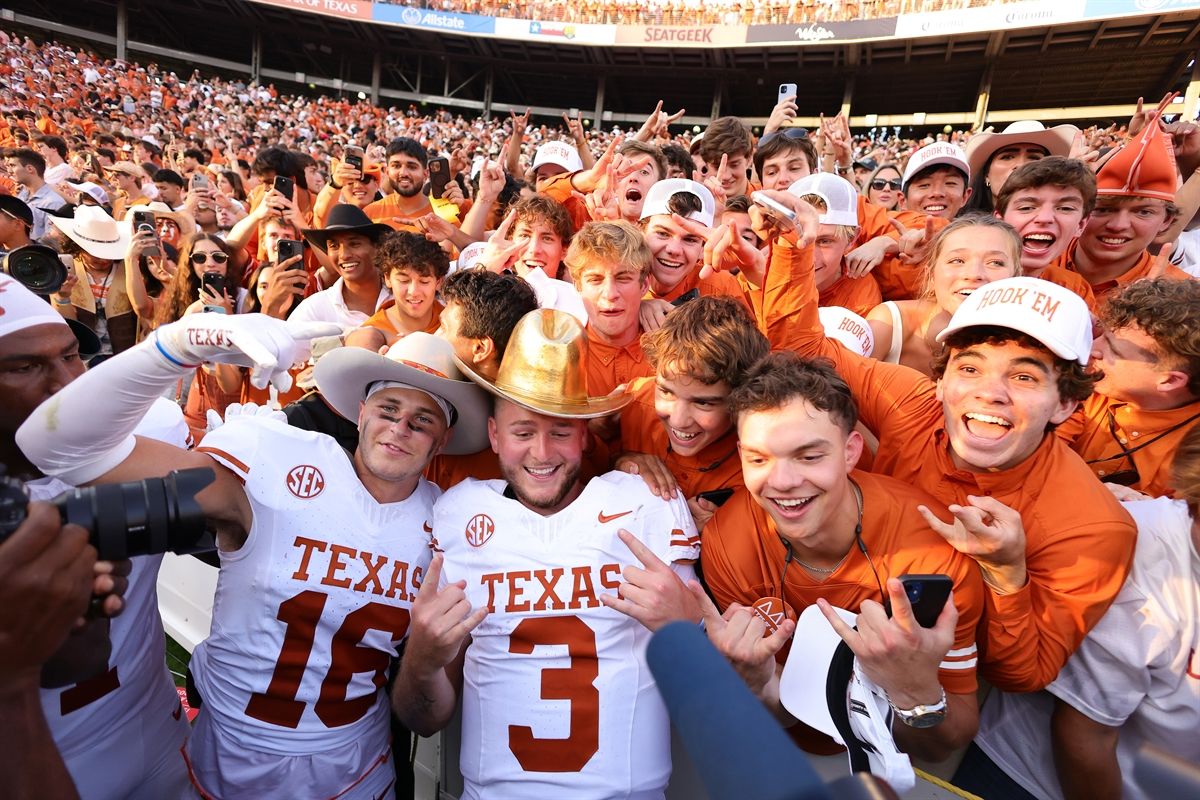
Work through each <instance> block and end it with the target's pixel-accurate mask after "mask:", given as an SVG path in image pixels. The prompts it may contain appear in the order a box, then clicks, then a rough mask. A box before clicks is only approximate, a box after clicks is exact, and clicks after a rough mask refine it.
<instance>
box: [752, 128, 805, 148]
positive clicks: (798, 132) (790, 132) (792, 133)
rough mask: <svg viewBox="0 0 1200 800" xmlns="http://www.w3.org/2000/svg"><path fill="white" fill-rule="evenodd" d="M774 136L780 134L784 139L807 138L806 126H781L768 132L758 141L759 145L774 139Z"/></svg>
mask: <svg viewBox="0 0 1200 800" xmlns="http://www.w3.org/2000/svg"><path fill="white" fill-rule="evenodd" d="M776 136H782V137H783V138H785V139H807V138H808V128H781V129H779V130H777V131H774V132H772V133H768V134H767V135H766V136H764V137H762V138H761V139H759V141H758V145H759V147H761V146H763V145H764V144H766V143H767V142H769V141H771V140H772V139H774V138H775V137H776Z"/></svg>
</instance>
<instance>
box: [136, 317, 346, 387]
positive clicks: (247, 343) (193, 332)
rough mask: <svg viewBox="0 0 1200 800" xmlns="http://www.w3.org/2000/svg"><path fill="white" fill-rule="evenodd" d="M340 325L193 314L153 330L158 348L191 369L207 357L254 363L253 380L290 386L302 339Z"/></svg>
mask: <svg viewBox="0 0 1200 800" xmlns="http://www.w3.org/2000/svg"><path fill="white" fill-rule="evenodd" d="M341 330H342V329H341V326H340V325H337V324H336V323H332V322H288V321H285V320H278V319H275V318H274V317H268V316H267V315H266V314H189V315H188V316H186V317H184V318H183V319H181V320H179V321H178V322H172V323H171V324H170V325H164V326H162V327H161V328H159V329H158V330H156V331H155V332H154V336H155V346H156V347H157V348H158V350H159V352H160V353H161V354H162V355H163V357H165V358H166V359H167V360H168V361H170V362H171V363H173V364H175V365H176V366H177V367H181V368H185V369H191V368H194V367H196V366H198V365H200V364H201V363H203V362H206V361H210V362H217V363H221V364H236V365H237V366H239V367H250V383H251V385H253V386H255V387H257V388H259V389H263V388H266V386H267V384H268V383H272V384H274V385H275V387H276V388H277V389H279V391H281V392H286V391H287V390H288V389H290V388H291V386H292V376H291V375H289V374H288V369H290V368H291V366H292V364H293V363H295V362H296V360H297V355H298V350H297V345H298V344H306V343H307V342H308V340H309V339H313V338H315V337H318V336H333V335H336V334H338V333H341Z"/></svg>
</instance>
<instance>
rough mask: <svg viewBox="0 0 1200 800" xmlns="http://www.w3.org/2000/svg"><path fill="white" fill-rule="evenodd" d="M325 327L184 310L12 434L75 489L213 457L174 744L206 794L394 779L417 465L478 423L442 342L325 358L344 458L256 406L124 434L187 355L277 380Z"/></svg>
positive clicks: (420, 506)
mask: <svg viewBox="0 0 1200 800" xmlns="http://www.w3.org/2000/svg"><path fill="white" fill-rule="evenodd" d="M328 328H329V326H328V325H327V324H324V323H302V324H300V325H295V324H292V325H291V326H290V327H289V323H285V322H281V321H278V320H274V319H271V318H268V317H264V316H260V315H257V314H239V315H223V314H196V315H192V316H190V317H187V318H185V319H184V320H181V321H180V322H177V323H173V324H171V325H167V326H163V327H161V328H159V329H157V331H155V335H154V336H153V337H151V338H150V339H148V340H147V341H145V342H143V343H142V344H140V345H138V346H137V347H135V348H133V349H131V350H129V351H127V352H125V353H122V354H120V356H118V357H115V358H113V359H111V360H110V361H108V362H106V363H105V364H104V365H103V366H102V367H100V368H97V369H96V370H94V371H92V372H89V373H87V374H85V375H84V376H82V377H81V378H79V379H78V380H77V381H75V382H74V383H73V384H71V385H70V386H68V387H67V388H66V389H64V390H63V391H61V392H59V393H58V394H57V395H56V396H55V397H54V398H53V399H52V401H51V402H50V403H46V404H43V405H42V406H40V407H39V408H38V409H37V410H35V411H34V412H33V413H32V414H31V415H30V417H29V419H28V420H27V421H26V423H25V424H24V425H23V426H22V428H21V429H20V430H19V431H18V433H17V441H18V444H19V445H20V446H21V448H22V450H23V451H24V452H25V454H26V455H27V456H28V457H29V459H30V461H31V462H32V463H34V464H35V465H36V466H38V467H39V468H40V469H41V470H42V471H43V472H45V473H46V474H47V475H52V476H56V477H60V478H62V479H63V480H66V481H68V482H72V483H77V484H78V483H84V482H90V481H100V482H111V481H125V480H131V479H136V478H144V477H149V476H154V475H162V474H165V473H167V472H169V471H170V470H174V469H180V468H188V467H209V468H212V469H213V470H214V472H215V474H216V479H215V481H214V482H213V483H212V484H210V485H209V486H208V487H207V488H206V489H204V490H203V491H202V492H200V493H199V494H198V495H197V499H198V501H199V502H200V504H201V506H202V507H203V508H204V510H205V512H206V513H207V515H208V517H209V519H210V521H211V522H212V523H214V524H215V526H216V530H217V539H218V544H219V551H220V556H221V565H222V568H221V573H220V576H219V578H218V583H217V595H216V600H215V603H214V608H213V621H212V633H211V635H210V637H209V639H208V640H207V641H205V642H204V643H203V644H202V645H201V646H200V647H198V648H197V651H196V653H195V655H194V656H193V660H192V670H193V675H194V677H195V680H196V685H197V688H198V689H199V691H200V694H201V696H202V699H203V706H202V708H201V712H200V716H199V717H198V719H197V722H196V726H195V728H194V730H193V732H192V737H191V739H190V740H189V742H188V745H187V749H186V751H185V753H184V757H185V759H186V761H187V766H188V768H189V771H190V777H191V779H192V783H193V785H194V790H195V792H196V793H197V794H198V795H200V796H203V797H255V798H283V797H287V798H294V797H297V796H306V797H338V798H379V797H381V796H383V795H384V794H385V793H387V792H388V791H390V787H391V784H392V782H393V771H392V766H391V759H390V747H389V741H388V724H387V720H388V703H387V699H386V697H385V695H384V693H383V692H382V691H380V687H382V686H383V684H384V681H385V671H386V669H387V667H388V665H389V661H390V659H391V658H392V657H394V656H395V654H396V648H397V646H398V645H399V644H400V642H401V641H402V640H403V639H404V637H405V635H406V633H407V629H408V622H409V619H408V611H409V608H410V607H411V603H412V598H413V596H414V595H415V593H416V591H417V589H418V588H419V586H420V583H421V578H422V575H423V574H424V570H425V567H426V565H427V563H428V559H429V551H428V548H427V541H428V539H427V533H426V532H425V531H426V530H427V527H426V526H427V525H428V521H429V520H430V519H431V511H432V504H433V501H434V499H435V498H436V496H437V494H438V490H437V488H436V487H434V486H432V485H431V484H429V483H428V482H426V481H425V480H424V479H423V478H422V477H421V472H422V471H423V470H424V468H425V465H426V464H427V463H428V461H429V459H430V458H431V457H432V456H433V455H434V454H435V453H436V452H438V451H439V450H440V449H442V448H446V449H447V450H449V451H461V450H466V451H474V450H477V449H478V448H479V447H480V442H481V441H482V439H483V437H484V421H483V418H484V416H485V413H486V403H485V402H484V395H483V394H482V393H481V392H480V391H479V390H478V388H477V387H475V386H474V385H473V384H471V383H470V382H468V381H463V380H460V379H459V377H460V376H459V373H458V372H457V370H456V368H455V366H454V361H453V348H452V347H450V345H449V344H448V343H446V342H444V341H442V340H440V339H437V338H436V337H433V336H428V335H416V334H414V336H413V337H408V338H407V339H406V340H405V341H404V342H403V343H402V344H399V345H397V346H396V347H393V348H392V350H391V352H390V353H389V354H388V356H381V355H379V354H376V353H371V352H368V351H366V350H361V349H358V348H351V349H348V350H347V351H344V352H338V353H332V354H330V355H328V356H326V359H325V360H324V361H323V362H322V367H321V368H320V369H319V370H317V374H316V380H317V383H318V386H319V387H320V388H321V389H322V390H323V391H324V394H325V396H326V399H327V400H328V401H329V402H330V404H331V405H332V406H333V407H334V408H335V409H336V410H338V411H339V412H340V413H342V414H343V415H348V416H351V417H353V418H356V419H357V420H358V424H359V432H360V435H359V446H358V449H357V451H356V453H355V455H354V457H353V458H352V459H351V458H350V457H348V456H347V455H346V453H345V451H343V450H342V449H341V448H340V447H339V446H338V445H337V444H336V442H335V441H334V440H333V439H332V438H329V437H327V436H324V435H322V434H314V433H310V432H306V431H300V430H297V429H293V428H289V427H288V426H286V425H284V424H282V423H280V422H278V421H277V420H273V419H268V418H261V417H248V416H247V417H238V418H235V419H233V420H231V421H229V422H227V423H226V424H225V425H223V426H222V427H220V428H218V429H217V430H215V431H213V432H212V433H211V434H209V436H208V437H207V438H206V439H205V441H204V446H203V448H198V449H197V450H194V451H190V452H189V451H183V450H180V449H178V448H175V447H171V446H168V445H165V444H162V443H160V442H155V441H150V440H147V439H143V438H140V437H134V436H133V435H131V433H132V430H133V428H134V426H135V425H136V423H137V421H138V420H139V419H140V418H141V417H142V415H143V414H144V413H145V411H146V409H147V408H148V407H149V405H150V404H151V402H152V398H154V397H155V396H157V395H158V394H159V393H160V391H161V390H162V389H163V388H164V387H166V386H169V385H170V384H171V383H173V382H174V381H175V380H177V378H178V377H179V375H180V374H182V373H183V372H185V371H188V370H191V369H194V368H195V365H196V364H199V363H202V362H205V361H213V360H222V361H227V362H230V363H239V364H241V365H245V366H252V367H253V369H252V370H251V378H252V381H254V382H255V383H256V385H260V386H262V385H265V383H266V379H268V378H270V379H274V380H276V381H277V382H279V383H284V384H286V383H287V382H289V380H290V379H289V378H287V377H285V376H286V369H287V368H288V367H290V366H291V365H292V363H293V362H294V360H295V356H296V349H297V348H296V345H297V342H298V340H301V339H307V338H310V337H312V336H315V335H327V334H330V333H332V331H330V330H328ZM414 337H415V338H414ZM456 422H458V424H457V425H456V424H455V423H456Z"/></svg>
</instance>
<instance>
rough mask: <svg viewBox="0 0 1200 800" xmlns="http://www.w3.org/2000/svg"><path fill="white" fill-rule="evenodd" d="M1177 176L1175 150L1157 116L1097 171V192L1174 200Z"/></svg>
mask: <svg viewBox="0 0 1200 800" xmlns="http://www.w3.org/2000/svg"><path fill="white" fill-rule="evenodd" d="M1176 175H1177V173H1176V169H1175V151H1174V149H1173V148H1172V147H1171V142H1170V140H1169V139H1167V134H1166V133H1165V132H1164V131H1163V130H1162V129H1161V128H1160V127H1159V125H1158V117H1157V116H1155V117H1153V118H1152V119H1151V120H1150V121H1149V122H1148V123H1147V124H1146V128H1145V130H1143V131H1142V132H1141V134H1139V135H1138V137H1137V138H1136V139H1133V140H1131V141H1130V142H1128V143H1126V144H1125V146H1124V147H1122V148H1121V152H1119V153H1117V154H1116V155H1115V156H1113V157H1112V158H1110V159H1109V160H1108V163H1106V164H1105V165H1104V166H1103V167H1101V168H1100V171H1099V172H1098V173H1096V194H1098V195H1101V196H1109V197H1111V196H1118V197H1153V198H1155V199H1158V200H1167V201H1174V200H1175V189H1176V187H1177V186H1178V185H1179V184H1178V180H1177V178H1176Z"/></svg>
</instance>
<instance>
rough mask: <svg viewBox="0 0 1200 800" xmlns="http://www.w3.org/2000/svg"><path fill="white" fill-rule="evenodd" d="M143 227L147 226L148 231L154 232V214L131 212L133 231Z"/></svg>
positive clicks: (149, 212)
mask: <svg viewBox="0 0 1200 800" xmlns="http://www.w3.org/2000/svg"><path fill="white" fill-rule="evenodd" d="M143 225H149V226H150V230H154V212H153V211H135V212H133V229H134V230H138V229H139V228H141V227H142V226H143Z"/></svg>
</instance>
